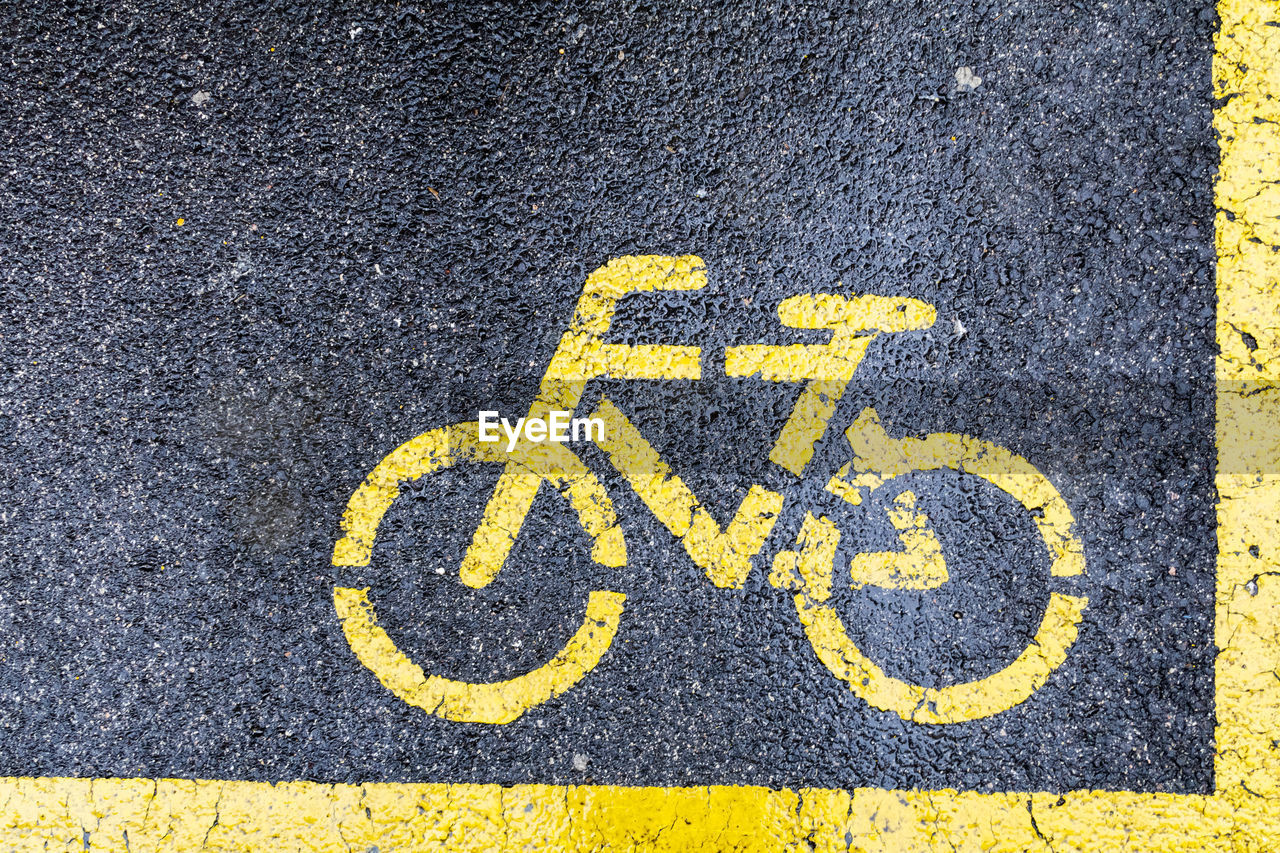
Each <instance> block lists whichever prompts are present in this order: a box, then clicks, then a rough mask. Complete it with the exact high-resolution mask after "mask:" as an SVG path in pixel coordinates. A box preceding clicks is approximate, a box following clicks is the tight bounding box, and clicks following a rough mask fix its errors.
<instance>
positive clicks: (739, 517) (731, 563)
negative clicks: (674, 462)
mask: <svg viewBox="0 0 1280 853" xmlns="http://www.w3.org/2000/svg"><path fill="white" fill-rule="evenodd" d="M591 417H593V418H600V419H601V420H603V421H604V436H605V437H604V439H603V440H601V441H598V442H596V444H597V445H599V447H600V448H601V449H602V450H604V451H605V452H606V453H607V454H609V461H610V462H611V463H612V464H613V466H614V467H615V468H617V469H618V470H619V471H620V472H622V475H623V476H624V477H626V478H627V482H628V483H630V484H631V488H633V489H635V492H636V494H637V495H639V496H640V500H642V501H644V505H645V506H647V507H648V508H649V511H650V512H652V513H653V514H654V516H656V517H657V519H658V520H659V521H661V522H662V524H663V526H664V527H666V528H667V530H669V531H670V532H671V535H673V536H675V537H677V538H678V539H680V541H681V542H682V543H683V545H684V549H685V552H686V553H687V554H688V555H689V558H690V559H692V560H693V562H694V563H695V564H696V565H697V566H698V567H699V568H701V569H702V570H703V571H704V572H706V575H707V578H708V579H709V580H710V581H711V582H712V583H713V584H715V585H716V586H718V587H721V588H732V589H737V588H740V587H741V586H742V585H743V584H744V583H746V580H747V577H748V576H749V575H750V574H751V560H752V558H753V557H754V556H755V555H756V553H758V552H759V550H760V547H761V546H762V545H763V544H764V541H765V539H767V538H769V532H770V531H771V530H773V525H774V523H775V522H776V521H777V520H778V513H780V512H781V511H782V500H783V499H782V495H780V494H778V493H777V492H774V491H770V490H769V489H766V488H764V487H763V486H759V485H756V486H752V487H751V488H750V490H748V491H747V494H746V496H745V497H743V499H742V503H741V504H740V505H739V506H738V511H737V512H736V513H735V514H734V517H733V520H732V521H731V522H729V525H728V527H726V528H725V529H724V530H721V529H720V525H719V524H717V523H716V520H715V519H714V518H712V517H711V515H710V513H708V512H707V511H706V510H705V509H703V508H702V506H701V505H700V504H699V503H698V500H697V498H696V497H694V494H693V492H692V491H690V490H689V487H688V486H686V485H685V484H684V481H683V480H681V479H680V478H679V477H678V476H676V475H675V474H673V473H672V472H671V467H670V466H669V465H667V463H666V462H664V461H663V459H662V457H661V456H659V455H658V451H656V450H654V449H653V446H652V445H651V444H649V442H648V441H646V440H645V438H644V436H642V435H641V434H640V431H639V430H637V429H636V428H635V426H634V425H633V424H632V423H631V421H630V420H628V419H627V416H626V415H624V414H623V413H622V411H621V410H620V409H618V407H617V406H615V405H613V403H611V402H609V400H608V399H601V400H600V404H599V405H598V406H597V407H596V410H595V411H594V412H592V413H591Z"/></svg>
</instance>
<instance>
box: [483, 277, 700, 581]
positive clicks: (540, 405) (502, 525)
mask: <svg viewBox="0 0 1280 853" xmlns="http://www.w3.org/2000/svg"><path fill="white" fill-rule="evenodd" d="M706 283H707V273H706V266H705V265H704V264H703V263H702V260H701V259H700V258H698V257H695V256H693V255H684V256H682V257H668V256H664V255H641V256H629V257H624V258H617V259H616V260H612V261H610V262H609V263H607V264H605V265H604V266H603V267H600V268H599V269H598V270H596V271H595V272H593V273H592V274H591V275H589V276H587V281H586V284H585V286H584V287H583V289H582V295H581V296H580V297H578V304H577V306H576V308H575V309H574V313H573V319H572V320H571V321H570V323H569V328H568V330H566V331H565V333H564V334H563V335H561V336H560V343H559V344H558V345H557V346H556V351H555V353H554V354H553V355H552V356H551V363H550V364H548V365H547V370H546V373H544V374H543V376H542V382H541V383H540V385H539V388H538V396H537V397H535V398H534V400H533V402H532V403H531V404H530V406H529V414H528V416H527V417H528V418H530V419H541V420H546V419H547V418H548V417H549V414H550V412H551V411H553V410H556V411H568V412H572V411H574V410H576V409H577V407H578V403H579V402H580V401H581V399H582V394H583V392H584V391H585V390H586V387H587V383H588V382H590V381H591V380H592V379H596V378H598V377H609V378H611V379H698V378H700V377H701V376H702V364H701V360H702V349H701V348H700V347H694V346H674V345H668V344H635V345H630V344H610V343H605V342H604V335H605V334H606V333H607V332H608V331H609V324H610V323H611V322H612V321H613V314H614V311H615V310H616V308H617V305H618V302H619V300H621V299H622V298H623V297H624V296H626V295H627V294H629V293H639V292H645V291H656V290H698V289H700V288H702V287H705V286H706ZM520 454H521V450H520V449H517V450H516V451H515V453H513V456H517V457H519V456H520ZM542 479H543V475H542V474H541V473H539V472H538V471H537V470H536V469H535V468H533V467H531V466H530V465H529V464H528V461H527V460H525V459H523V458H522V457H521V458H513V459H512V460H511V461H510V462H508V463H507V464H506V466H505V467H504V468H503V471H502V476H501V477H499V478H498V483H497V485H496V486H495V487H494V490H493V495H492V497H490V498H489V502H488V504H486V506H485V510H484V518H483V519H482V520H481V522H480V525H479V527H477V528H476V532H475V534H474V535H473V537H472V539H471V544H470V546H468V548H467V553H466V556H465V557H463V560H462V569H461V577H462V582H463V583H465V584H467V585H468V586H471V587H481V586H484V585H485V584H487V583H489V582H490V581H492V580H493V578H494V577H496V576H497V574H498V572H499V571H500V570H501V569H502V565H503V563H505V562H506V559H507V555H508V554H509V553H510V551H511V546H512V544H514V542H515V540H516V537H518V536H519V535H520V527H521V525H522V523H523V522H524V518H525V516H526V515H527V514H528V512H529V508H530V507H531V506H532V505H533V501H534V498H535V497H537V494H538V488H539V486H540V485H541V483H542Z"/></svg>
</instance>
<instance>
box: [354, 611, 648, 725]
mask: <svg viewBox="0 0 1280 853" xmlns="http://www.w3.org/2000/svg"><path fill="white" fill-rule="evenodd" d="M368 592H369V591H368V590H367V589H351V588H349V587H340V586H339V587H334V590H333V605H334V608H335V609H336V610H337V612H338V618H339V619H340V620H341V622H342V631H343V633H344V634H345V635H346V637H347V642H348V643H350V644H351V649H352V650H353V651H354V652H355V653H356V657H358V658H359V659H360V662H361V663H363V664H364V665H365V666H367V667H368V668H369V669H370V670H371V671H372V672H373V673H374V674H375V675H377V676H378V680H379V681H381V682H382V685H383V686H384V687H386V688H387V689H388V690H390V691H391V692H392V693H394V694H395V695H396V696H397V697H398V698H399V699H401V700H403V701H405V702H407V703H409V704H410V705H413V706H414V707H415V708H421V709H422V710H424V711H426V712H427V713H429V714H436V715H437V716H440V717H444V718H445V719H446V720H457V721H460V722H468V723H497V724H501V723H509V722H511V721H512V720H515V719H516V718H518V717H519V716H520V715H521V714H523V713H524V712H525V711H527V710H529V709H530V708H532V707H534V706H535V705H540V704H542V703H543V702H545V701H547V700H548V699H550V698H552V697H554V696H559V695H560V694H561V693H563V692H564V691H566V690H568V689H569V688H570V687H572V686H573V685H575V684H577V683H578V682H579V681H580V680H581V679H582V677H583V676H584V675H586V674H587V673H588V672H590V671H591V670H592V669H594V668H595V665H596V664H598V663H599V662H600V658H601V657H602V656H603V655H604V653H605V651H607V650H608V648H609V645H610V644H611V643H612V642H613V635H614V634H616V633H617V631H618V619H619V618H620V617H621V616H622V604H623V602H624V601H626V596H625V595H622V594H621V593H617V592H598V591H597V592H593V593H591V595H590V597H589V598H588V600H587V613H586V617H585V619H584V620H583V622H582V625H581V626H580V627H579V628H578V631H577V633H575V634H574V635H573V638H572V639H570V640H569V642H568V643H567V644H566V645H565V647H564V648H563V649H561V650H560V652H559V653H558V654H556V656H555V657H554V658H552V659H551V660H550V661H549V662H548V663H546V664H544V665H543V666H540V667H538V668H537V669H535V670H533V671H531V672H527V673H525V674H524V675H520V676H517V677H515V678H512V679H510V680H508V681H500V682H496V683H492V684H475V683H471V682H466V681H455V680H452V679H448V678H442V677H440V676H438V675H432V676H427V675H426V674H425V673H424V672H423V671H422V667H420V666H418V665H417V664H415V663H414V662H413V661H411V660H409V658H407V657H405V655H404V653H403V652H401V651H400V650H399V649H398V648H396V644H395V643H394V642H393V641H392V639H391V638H390V637H389V636H387V632H386V631H384V630H383V629H382V628H381V627H380V626H379V625H378V619H377V617H376V616H375V615H374V612H373V605H371V604H370V603H369V597H368Z"/></svg>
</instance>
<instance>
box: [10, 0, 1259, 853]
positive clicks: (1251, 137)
mask: <svg viewBox="0 0 1280 853" xmlns="http://www.w3.org/2000/svg"><path fill="white" fill-rule="evenodd" d="M1219 14H1220V17H1221V19H1222V27H1221V30H1220V32H1219V34H1218V37H1217V42H1216V55H1215V59H1214V72H1213V77H1214V88H1215V94H1216V96H1217V97H1218V98H1219V99H1221V101H1220V105H1219V107H1218V109H1217V110H1216V112H1215V117H1214V123H1215V127H1216V129H1217V131H1218V133H1219V136H1220V140H1221V152H1222V161H1221V168H1220V173H1219V178H1218V183H1217V187H1216V195H1217V207H1218V213H1217V217H1216V235H1217V250H1218V251H1217V254H1218V279H1217V282H1218V315H1217V341H1218V345H1219V349H1220V355H1219V358H1218V361H1217V376H1218V399H1217V442H1218V451H1219V457H1218V472H1217V486H1218V491H1219V497H1220V500H1219V504H1218V541H1219V561H1218V579H1217V595H1216V623H1215V631H1216V641H1217V645H1218V649H1219V654H1218V658H1217V662H1216V667H1215V677H1216V682H1215V683H1216V700H1217V705H1216V713H1217V721H1218V722H1217V730H1216V735H1217V760H1216V764H1215V774H1216V776H1215V778H1216V784H1215V789H1216V793H1215V794H1214V795H1212V796H1196V795H1171V794H1133V793H1115V792H1096V791H1076V792H1071V793H1068V794H1065V795H1062V796H1059V795H1057V794H1045V793H1030V794H1017V793H998V794H978V793H969V792H957V791H950V790H947V791H935V792H922V791H879V790H873V789H857V790H854V791H849V792H846V791H838V790H816V789H802V790H799V791H790V790H782V791H774V790H768V789H762V788H744V787H703V788H625V787H611V786H570V787H554V786H538V785H516V786H512V787H501V786H497V785H465V784H409V785H397V784H368V785H327V784H323V783H314V782H292V783H281V784H274V785H273V784H267V783H255V782H235V781H216V780H204V781H201V780H178V779H163V780H151V779H70V778H6V779H0V844H3V846H4V847H6V848H8V849H15V850H28V849H30V850H45V849H51V848H52V849H57V848H61V849H75V850H83V849H95V850H121V851H129V853H135V851H146V850H228V851H232V850H237V851H238V850H244V851H248V850H330V849H333V850H343V851H348V850H369V849H371V848H374V847H377V848H378V849H380V850H390V849H433V848H435V849H456V850H468V849H471V850H494V849H530V850H537V849H563V848H579V849H594V848H602V847H624V848H630V849H636V848H639V849H666V850H692V849H704V850H711V849H715V850H719V849H743V850H750V849H759V850H779V849H781V850H785V849H805V850H837V849H839V850H845V849H865V850H917V849H919V850H930V849H940V850H951V849H982V850H1011V851H1012V850H1019V851H1021V850H1037V849H1039V850H1050V849H1073V850H1121V849H1131V850H1184V849H1185V850H1190V849H1209V850H1275V849H1280V807H1278V805H1277V804H1278V803H1280V747H1277V746H1276V741H1277V740H1278V739H1280V725H1278V723H1280V675H1276V673H1277V672H1280V530H1278V529H1277V519H1278V518H1280V429H1278V428H1277V425H1280V358H1278V357H1277V356H1278V355H1280V259H1278V257H1277V256H1278V254H1280V252H1278V249H1280V183H1276V182H1277V180H1280V100H1277V98H1276V95H1277V94H1280V63H1277V61H1276V60H1277V57H1280V26H1276V24H1277V23H1280V7H1278V4H1277V3H1276V2H1264V0H1221V2H1220V3H1219Z"/></svg>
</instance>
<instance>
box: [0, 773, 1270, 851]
mask: <svg viewBox="0 0 1280 853" xmlns="http://www.w3.org/2000/svg"><path fill="white" fill-rule="evenodd" d="M0 802H4V803H5V806H4V821H5V823H4V824H3V825H0V837H5V838H7V839H9V840H10V848H11V849H15V850H32V851H41V850H53V849H60V850H83V849H85V842H86V840H87V843H88V849H91V850H106V851H119V853H150V851H158V850H192V851H194V850H213V851H223V853H298V851H304V852H305V853H312V852H313V851H314V853H321V851H326V852H327V851H334V853H347V851H351V850H359V851H367V850H371V849H374V848H377V849H379V850H388V851H390V850H396V851H399V850H414V851H433V850H440V851H477V853H487V851H493V850H512V851H515V850H524V851H539V850H546V851H556V850H653V851H671V853H684V852H685V851H720V850H724V851H727V850H734V851H760V853H777V851H796V853H801V851H864V850H865V851H885V852H886V853H899V851H912V853H915V851H936V853H954V851H955V850H985V851H1004V853H1027V851H1037V853H1052V851H1063V850H1072V851H1079V850H1096V851H1107V853H1109V852H1110V851H1122V850H1129V851H1140V853H1148V851H1178V850H1184V851H1189V853H1191V851H1194V853H1203V851H1206V850H1208V851H1213V850H1222V851H1227V850H1257V851H1271V850H1276V849H1280V823H1278V822H1277V821H1276V820H1275V817H1276V815H1275V812H1274V810H1272V809H1270V808H1268V806H1267V803H1266V802H1265V801H1263V800H1261V799H1259V798H1256V797H1248V795H1244V796H1241V795H1237V794H1219V795H1217V796H1199V795H1177V794H1132V793H1113V792H1106V791H1076V792H1072V793H1067V794H1064V795H1061V796H1060V795H1058V794H1056V793H1020V792H1010V793H995V794H979V793H971V792H963V791H955V790H950V789H946V790H940V791H881V790H875V789H871V788H858V789H854V790H851V791H839V790H824V789H815V788H801V789H798V790H790V789H786V790H780V791H774V790H768V789H765V788H756V787H728V786H711V787H697V788H626V787H606V786H568V787H558V786H550V785H513V786H510V787H503V786H499V785H472V784H430V783H426V784H385V783H370V784H364V785H328V784H321V783H315V782H282V783H279V784H274V785H273V784H269V783H265V782H222V781H189V780H184V779H158V780H152V779H66V778H45V779H28V778H9V779H4V780H0Z"/></svg>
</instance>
